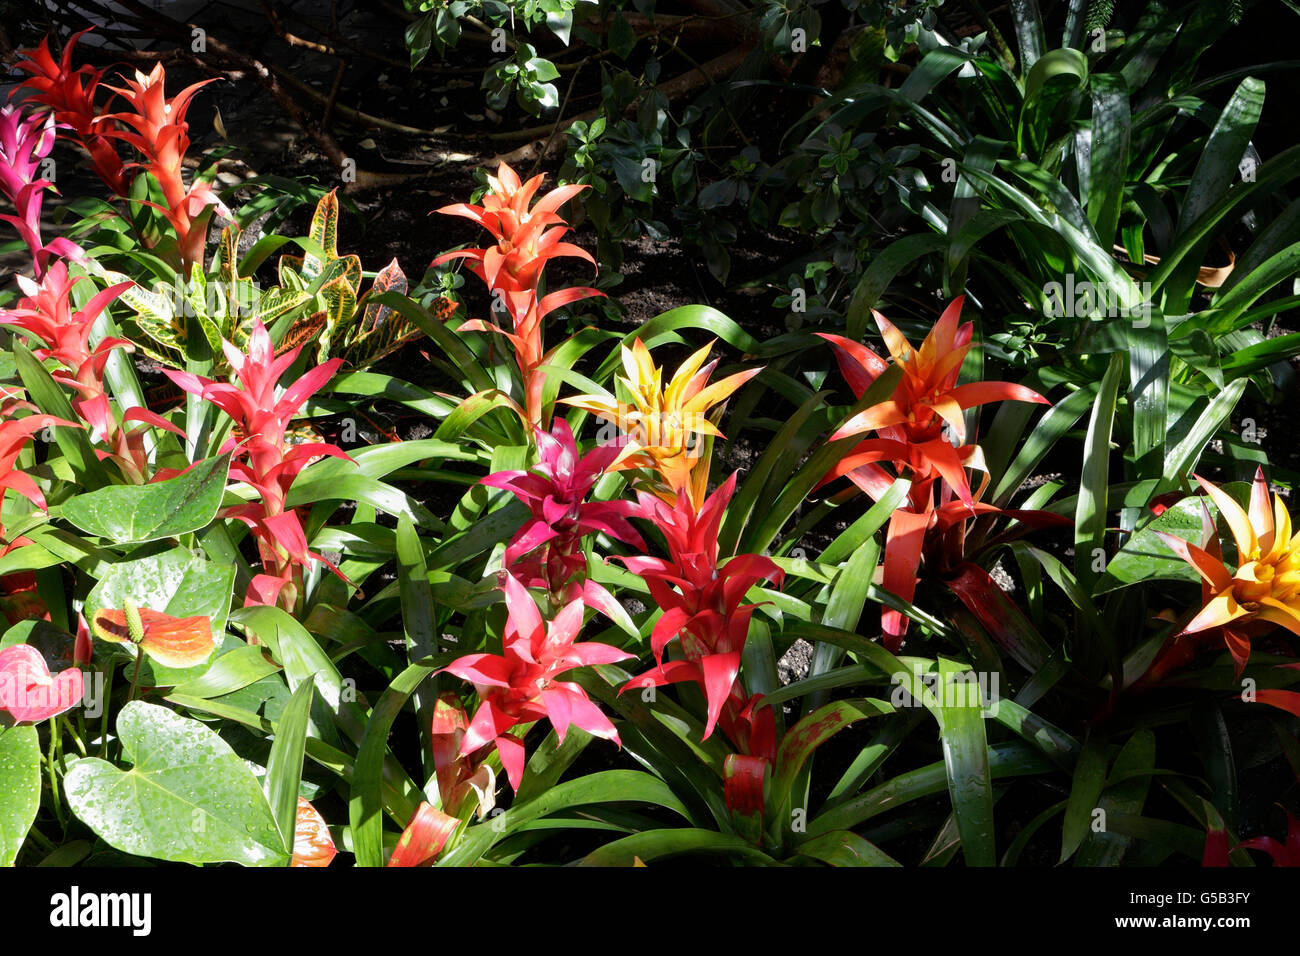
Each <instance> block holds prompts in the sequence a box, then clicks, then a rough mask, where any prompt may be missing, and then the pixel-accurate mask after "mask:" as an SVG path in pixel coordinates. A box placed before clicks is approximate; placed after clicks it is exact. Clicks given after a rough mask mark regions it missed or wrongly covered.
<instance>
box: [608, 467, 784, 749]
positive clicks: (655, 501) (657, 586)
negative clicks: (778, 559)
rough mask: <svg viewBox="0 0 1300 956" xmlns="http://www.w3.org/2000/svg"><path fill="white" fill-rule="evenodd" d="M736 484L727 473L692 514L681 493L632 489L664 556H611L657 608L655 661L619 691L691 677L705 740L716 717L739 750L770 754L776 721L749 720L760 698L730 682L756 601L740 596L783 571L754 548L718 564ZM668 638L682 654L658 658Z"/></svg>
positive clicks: (763, 715) (766, 714)
mask: <svg viewBox="0 0 1300 956" xmlns="http://www.w3.org/2000/svg"><path fill="white" fill-rule="evenodd" d="M735 488H736V476H735V475H734V474H733V475H731V477H729V478H728V479H727V480H726V481H725V482H723V484H722V486H721V487H720V488H719V489H718V490H717V491H715V492H714V493H713V494H712V495H710V496H709V498H708V499H707V500H706V501H705V502H704V506H703V507H702V508H700V510H699V511H698V512H697V511H696V510H695V507H694V505H693V503H692V502H691V499H690V498H689V496H686V495H681V496H679V497H678V499H677V502H676V504H674V505H669V504H667V503H666V502H664V501H663V500H662V499H660V498H658V497H656V496H655V495H653V494H649V493H646V492H641V493H639V494H638V499H639V501H640V506H641V507H640V516H641V517H644V518H646V519H648V520H649V521H651V522H652V523H653V524H654V525H655V527H657V528H658V529H659V531H660V532H661V533H662V534H663V536H664V539H665V541H666V542H667V544H668V553H669V555H670V556H671V557H670V558H669V559H668V560H664V559H662V558H652V557H630V558H623V557H614V558H611V560H615V561H621V562H622V563H623V564H624V565H625V566H626V567H627V569H628V570H629V571H631V572H633V573H634V574H639V575H641V577H643V578H644V579H645V582H646V584H647V585H648V586H649V588H650V594H651V596H652V597H653V598H654V600H655V603H656V604H658V605H659V607H661V608H663V609H664V613H663V616H662V617H661V618H660V619H659V621H658V623H656V624H655V629H654V631H653V632H652V633H651V635H650V648H651V650H652V651H653V652H654V656H655V662H656V665H657V666H655V667H654V668H652V669H650V670H649V671H646V672H645V673H644V674H640V675H638V676H637V677H634V678H632V679H631V680H630V681H628V683H627V684H626V685H624V687H623V690H622V691H620V693H622V692H624V691H627V690H630V689H632V688H634V687H650V686H658V685H662V684H672V683H676V682H678V681H695V682H696V683H698V684H699V685H700V686H701V687H702V688H703V689H704V694H705V698H706V700H707V703H708V718H707V722H706V724H705V728H704V736H705V738H707V737H708V736H709V735H710V734H712V733H713V728H714V726H715V725H716V724H717V723H719V722H721V724H722V729H723V731H724V732H725V733H726V734H727V736H728V737H730V738H731V739H732V741H733V742H734V743H735V744H736V745H737V746H738V747H740V748H741V749H742V750H744V751H745V752H746V753H751V754H754V755H756V756H766V757H768V758H769V759H774V757H775V747H776V736H775V735H776V727H775V723H774V718H773V716H772V712H771V708H770V707H764V708H761V709H759V710H758V711H757V715H758V716H757V718H755V717H754V713H755V711H754V705H755V704H756V703H757V701H758V699H759V698H758V697H754V698H749V697H748V696H746V694H745V693H744V691H743V689H742V688H741V686H740V683H739V681H738V680H737V677H738V675H739V673H740V657H741V652H742V651H743V650H744V647H745V640H746V638H747V637H748V635H749V620H750V617H751V616H752V615H753V612H754V608H755V607H756V605H753V604H742V603H741V601H742V600H744V597H745V595H746V594H747V593H748V592H749V590H750V588H752V587H754V585H756V584H757V583H758V582H759V581H762V580H768V581H772V582H774V583H780V582H781V581H782V580H783V579H784V577H785V572H783V571H782V570H781V569H780V568H779V567H777V565H776V563H775V562H774V561H772V560H771V559H770V558H765V557H763V556H761V555H757V554H742V555H737V556H736V557H734V558H732V559H731V560H729V561H727V562H726V563H725V564H724V565H722V566H721V567H719V566H718V529H719V527H720V525H721V523H722V516H723V513H724V512H725V511H726V507H727V503H728V502H729V501H730V500H731V495H732V493H733V492H734V491H735ZM675 637H680V639H681V648H682V653H683V654H684V656H685V659H684V660H674V661H667V662H665V661H664V659H663V655H664V648H665V647H666V646H667V645H668V643H669V642H670V641H672V639H673V638H675ZM755 721H757V722H755Z"/></svg>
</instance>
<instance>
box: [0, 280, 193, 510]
mask: <svg viewBox="0 0 1300 956" xmlns="http://www.w3.org/2000/svg"><path fill="white" fill-rule="evenodd" d="M17 280H18V287H19V289H20V290H22V292H23V293H24V297H23V298H22V299H20V300H19V302H18V304H17V306H15V307H14V308H13V309H3V310H0V325H8V326H12V327H14V328H17V329H21V330H22V331H23V332H25V333H27V335H29V336H30V337H31V338H34V339H36V340H37V341H39V342H40V343H41V344H40V347H38V348H36V349H35V350H34V351H33V354H34V355H35V356H36V357H37V358H38V359H40V360H41V361H45V360H46V359H53V360H54V361H55V362H57V363H58V364H59V365H60V366H61V368H58V369H55V370H54V371H53V372H52V373H51V375H52V377H53V378H54V380H55V381H56V382H59V383H60V384H63V385H66V386H68V387H69V388H71V389H73V391H75V392H76V393H77V397H76V398H74V399H73V401H72V407H73V410H74V411H76V413H77V415H78V416H79V417H80V418H81V419H82V421H84V422H85V423H86V424H88V425H89V426H90V430H91V436H92V438H93V439H94V440H96V441H102V442H104V443H105V444H106V445H107V446H108V449H109V450H108V451H103V450H99V449H97V452H96V453H97V454H98V455H99V457H100V458H104V459H110V460H112V461H113V462H115V463H116V464H117V465H118V467H119V468H120V469H121V472H122V476H123V477H124V478H125V479H126V480H127V481H129V482H131V483H133V484H142V483H144V482H145V481H148V480H149V473H148V471H149V462H148V459H147V457H146V456H145V452H144V441H143V431H144V430H145V429H146V428H147V427H150V426H152V427H155V428H163V429H166V430H167V431H171V432H175V433H176V434H178V435H181V436H184V432H182V431H181V430H180V429H179V428H177V427H176V426H175V425H173V424H172V423H171V422H169V421H167V420H166V419H165V418H163V417H162V416H160V415H157V414H155V413H154V412H151V411H149V410H148V409H146V408H128V409H126V411H125V412H123V414H122V418H121V421H119V420H118V419H117V417H116V416H115V415H114V414H113V410H112V406H111V405H110V403H109V399H108V392H107V390H106V388H105V386H104V369H105V366H106V365H107V364H108V359H109V356H110V354H111V353H112V351H113V350H114V349H118V348H124V349H126V350H128V351H133V350H134V348H135V346H133V345H132V344H131V343H130V342H128V341H127V340H126V339H118V338H103V339H101V340H100V341H99V342H98V343H97V344H96V345H94V346H93V347H92V346H91V344H90V335H91V330H92V327H93V326H94V324H95V320H96V319H98V318H99V315H100V313H101V312H103V311H104V309H105V308H106V307H107V306H108V304H109V303H110V302H112V301H113V300H114V299H116V298H117V297H118V296H119V295H121V293H122V290H123V289H126V288H127V287H129V285H130V283H128V282H121V283H118V284H117V285H113V286H109V287H108V288H107V289H102V290H100V291H99V292H97V293H96V294H95V295H94V296H92V297H91V299H90V301H89V302H87V303H86V306H85V308H82V309H75V308H74V307H73V304H72V290H73V287H74V286H76V284H77V283H78V282H81V281H83V280H86V277H85V276H75V277H69V275H68V268H67V266H66V265H65V264H64V263H63V262H56V263H54V264H53V265H52V266H50V268H49V271H48V272H46V274H45V276H44V277H43V278H42V279H41V281H40V282H35V281H33V280H32V279H30V278H28V277H27V276H22V275H20V276H17ZM86 281H88V280H86ZM129 422H141V423H142V426H141V427H139V428H134V429H131V428H127V427H126V426H127V423H129ZM155 477H164V476H162V475H159V476H155Z"/></svg>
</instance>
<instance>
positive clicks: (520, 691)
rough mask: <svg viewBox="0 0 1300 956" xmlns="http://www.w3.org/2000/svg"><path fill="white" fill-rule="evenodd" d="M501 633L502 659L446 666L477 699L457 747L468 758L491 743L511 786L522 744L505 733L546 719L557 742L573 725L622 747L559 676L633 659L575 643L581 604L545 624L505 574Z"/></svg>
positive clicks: (471, 657) (470, 658)
mask: <svg viewBox="0 0 1300 956" xmlns="http://www.w3.org/2000/svg"><path fill="white" fill-rule="evenodd" d="M504 590H505V595H506V611H507V619H506V630H505V637H504V640H503V641H502V644H503V649H504V653H503V654H467V655H466V656H464V657H461V658H459V659H457V660H455V661H453V662H452V663H451V664H448V665H447V667H445V668H444V670H446V671H447V672H448V673H450V674H455V675H456V676H457V677H459V678H461V679H462V680H466V681H469V682H470V683H471V684H473V685H474V689H475V690H476V691H477V692H478V695H479V706H478V710H477V711H475V713H474V719H473V720H472V721H471V722H470V725H469V728H468V730H466V732H465V736H464V738H463V739H462V741H461V748H460V752H461V755H462V756H468V755H469V754H471V753H473V752H474V751H476V750H478V749H479V748H480V747H483V746H486V745H488V744H490V743H493V742H494V741H495V743H496V748H497V752H498V753H499V754H500V755H501V765H502V766H503V767H504V768H505V771H506V775H507V777H508V778H509V779H510V786H511V787H513V788H514V789H515V790H518V789H519V784H520V781H521V780H522V779H523V775H524V745H523V741H522V740H520V739H519V738H518V737H516V736H514V735H513V734H511V733H510V729H511V728H512V727H514V726H516V725H517V724H525V723H531V722H532V721H535V720H542V719H549V720H550V721H551V725H552V726H554V727H555V732H556V734H557V735H558V736H559V738H560V740H561V741H563V740H564V736H565V732H566V731H567V730H568V729H569V725H570V724H572V725H574V726H576V727H580V728H582V729H583V730H585V731H587V733H589V734H592V735H593V736H596V737H603V738H605V739H607V740H612V741H614V742H615V743H618V742H619V739H618V732H617V731H616V730H615V729H614V725H613V724H611V723H610V722H609V718H608V717H606V716H605V715H604V714H602V713H601V712H600V708H598V707H597V706H596V705H595V704H593V703H592V702H591V701H590V700H589V699H588V698H587V694H586V691H584V690H583V689H582V688H581V687H580V686H579V685H577V684H574V683H569V682H565V681H561V680H557V678H558V677H559V676H560V675H561V674H563V673H565V672H566V671H570V670H572V669H573V668H575V667H587V666H591V665H596V664H613V663H615V662H617V661H622V660H627V659H628V658H630V657H632V656H633V655H631V654H628V653H626V652H624V651H620V650H619V649H618V648H616V647H611V646H609V645H608V644H597V643H594V642H592V641H584V642H582V643H580V644H579V643H577V638H578V632H579V631H580V630H581V629H582V613H583V606H582V601H581V600H576V601H573V602H571V603H569V604H566V605H565V606H564V607H563V608H562V609H561V610H560V612H559V613H558V614H557V615H556V616H555V620H553V621H544V620H543V619H542V615H541V612H540V611H539V610H538V607H537V604H536V602H535V601H534V600H533V598H532V595H530V594H529V593H528V591H527V589H526V588H525V587H524V586H523V585H522V584H520V583H519V581H518V580H517V579H516V578H515V577H514V576H513V575H511V574H509V573H507V574H506V575H505V585H504Z"/></svg>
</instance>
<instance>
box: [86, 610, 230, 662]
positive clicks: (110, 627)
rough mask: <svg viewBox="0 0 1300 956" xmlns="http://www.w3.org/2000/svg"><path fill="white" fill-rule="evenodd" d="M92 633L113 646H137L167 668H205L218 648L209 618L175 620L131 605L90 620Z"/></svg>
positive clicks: (107, 611) (158, 612) (95, 616)
mask: <svg viewBox="0 0 1300 956" xmlns="http://www.w3.org/2000/svg"><path fill="white" fill-rule="evenodd" d="M90 629H91V630H92V631H94V633H95V636H96V637H98V638H99V639H100V640H104V641H108V642H110V643H112V644H135V645H137V646H138V647H139V648H140V650H141V651H143V652H144V653H145V654H147V655H148V656H149V657H150V658H152V659H153V660H155V661H157V662H158V663H159V664H163V665H165V666H167V667H194V666H196V665H198V664H202V663H203V662H204V661H206V660H207V659H208V658H209V657H210V656H211V654H212V651H213V648H214V647H215V646H216V643H215V641H213V639H212V621H210V620H209V619H208V618H206V617H184V618H181V617H172V616H171V615H170V614H164V613H163V612H162V611H152V610H150V609H149V608H147V607H142V608H137V607H136V606H135V605H134V604H132V603H131V602H129V601H128V602H127V605H126V607H124V608H121V609H119V610H114V609H110V608H104V609H103V610H99V611H96V612H95V614H94V616H93V617H92V618H91V619H90Z"/></svg>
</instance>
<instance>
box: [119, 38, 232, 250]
mask: <svg viewBox="0 0 1300 956" xmlns="http://www.w3.org/2000/svg"><path fill="white" fill-rule="evenodd" d="M165 81H166V74H165V73H164V71H163V65H162V64H161V63H158V64H156V65H155V66H154V68H153V71H152V72H151V73H149V75H148V76H146V75H145V74H143V73H140V72H139V71H136V74H135V77H134V79H129V80H127V81H126V88H125V89H123V88H119V87H109V88H110V89H112V90H113V91H114V92H115V93H117V94H119V95H120V96H121V97H122V98H123V99H124V100H126V102H127V103H128V104H130V106H131V107H132V110H131V111H128V112H121V113H113V114H110V116H109V117H107V118H108V119H114V120H117V121H119V122H120V123H121V124H123V126H126V127H130V129H129V130H127V129H115V130H111V131H110V132H109V133H108V134H107V135H109V136H113V137H115V138H117V139H121V140H125V141H126V142H127V143H130V144H131V145H132V146H134V147H135V148H136V149H137V150H138V151H139V152H140V154H141V155H142V156H143V157H144V161H143V162H142V163H140V164H139V165H140V167H141V168H143V169H144V170H145V171H147V172H149V173H152V174H153V176H154V178H155V179H157V180H158V185H159V186H160V187H162V193H163V197H164V200H165V201H166V206H159V205H157V204H155V203H148V204H147V205H151V206H153V207H154V208H155V209H158V210H159V211H160V212H162V214H163V215H164V216H166V217H167V221H168V222H169V223H171V226H172V228H173V229H174V230H175V231H176V242H177V246H178V248H179V252H180V263H181V265H182V267H183V271H184V273H186V274H188V272H189V266H190V265H191V264H192V263H198V264H199V266H200V267H201V266H202V265H203V244H204V241H205V239H206V237H207V231H208V230H207V227H208V222H209V220H210V219H211V212H212V209H215V210H216V211H217V212H219V213H220V214H221V215H222V216H223V217H224V218H227V219H229V218H230V212H229V210H227V209H226V207H225V206H224V205H223V204H222V202H221V200H220V199H218V198H217V195H216V193H214V192H213V191H212V186H211V185H210V184H209V183H206V182H194V183H193V184H192V185H190V186H188V187H187V186H186V185H185V180H184V177H183V176H182V175H181V164H182V162H183V161H184V159H185V153H186V152H187V151H188V150H189V148H190V137H189V123H187V122H186V121H185V113H186V111H187V110H188V109H189V106H190V100H191V99H192V98H193V96H194V94H195V93H196V92H198V91H199V89H200V88H202V87H204V86H206V85H207V84H209V83H211V82H213V80H202V81H200V82H198V83H193V84H191V85H190V86H187V87H186V88H185V89H183V90H181V91H180V92H179V93H177V94H176V95H175V96H173V97H171V98H170V99H169V98H168V97H167V96H166V94H165V92H164V89H163V87H164V83H165ZM209 207H212V209H210V208H209Z"/></svg>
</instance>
